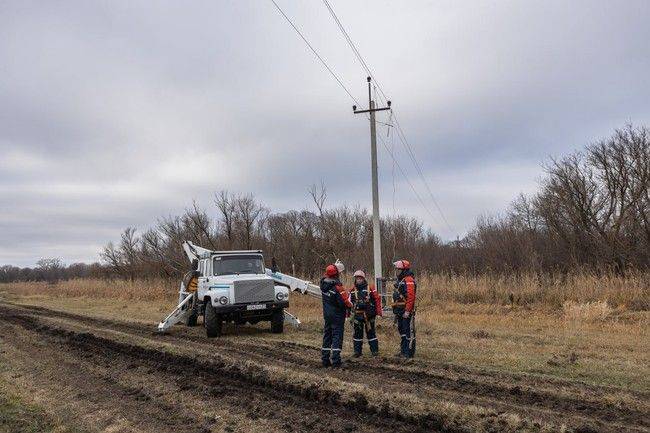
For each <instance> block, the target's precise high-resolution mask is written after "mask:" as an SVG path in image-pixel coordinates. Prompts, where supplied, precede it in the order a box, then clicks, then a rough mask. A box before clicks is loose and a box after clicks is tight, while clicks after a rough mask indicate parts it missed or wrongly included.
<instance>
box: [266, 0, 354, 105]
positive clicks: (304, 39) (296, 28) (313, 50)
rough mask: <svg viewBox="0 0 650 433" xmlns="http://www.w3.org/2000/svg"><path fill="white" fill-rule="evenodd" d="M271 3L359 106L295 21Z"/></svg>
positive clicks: (273, 0)
mask: <svg viewBox="0 0 650 433" xmlns="http://www.w3.org/2000/svg"><path fill="white" fill-rule="evenodd" d="M271 2H272V3H273V4H274V5H275V7H276V9H277V10H278V12H280V14H282V16H283V17H284V19H285V20H287V22H288V23H289V24H290V25H291V27H293V29H294V30H295V31H296V33H298V35H299V36H300V37H301V38H302V40H303V41H304V42H305V44H307V46H308V47H309V49H310V50H311V52H312V53H314V55H315V56H316V58H318V60H320V62H321V63H322V64H323V66H325V69H327V71H328V72H329V73H330V74H331V75H332V77H334V79H335V80H336V81H337V82H338V83H339V86H341V88H342V89H343V90H345V93H347V94H348V96H349V97H350V98H351V99H352V100H353V101H354V102H355V103H356V104H357V105H359V103H358V102H357V100H356V99H355V97H354V96H352V93H350V91H349V90H348V88H347V87H345V84H343V82H342V81H341V79H340V78H339V77H338V75H336V74H335V73H334V71H333V70H332V68H330V67H329V65H328V64H327V63H326V62H325V60H323V58H322V57H321V56H320V54H318V52H317V51H316V50H315V49H314V47H313V46H312V45H311V44H310V43H309V41H308V40H307V38H305V36H304V35H303V34H302V33H301V32H300V30H298V27H296V25H295V24H294V23H293V21H291V19H289V17H288V16H287V14H285V13H284V11H283V10H282V9H281V8H280V6H278V4H277V3H276V2H275V0H271Z"/></svg>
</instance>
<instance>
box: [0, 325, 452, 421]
mask: <svg viewBox="0 0 650 433" xmlns="http://www.w3.org/2000/svg"><path fill="white" fill-rule="evenodd" d="M1 319H2V320H3V321H6V322H9V323H12V324H16V325H19V326H21V327H22V328H24V329H26V330H28V331H31V332H36V333H38V334H39V335H40V336H44V337H45V338H49V339H52V340H54V341H56V343H59V344H64V345H65V346H67V347H68V348H70V349H72V350H75V351H77V352H78V353H79V354H80V356H85V357H87V358H99V359H103V360H105V361H107V362H109V363H110V362H112V361H113V360H115V364H120V363H123V362H126V363H127V364H129V365H130V366H131V367H135V366H145V367H147V368H149V369H152V370H154V371H156V372H157V373H160V374H163V375H165V376H171V377H175V378H179V379H183V380H186V378H188V377H189V378H194V379H196V380H197V382H199V383H200V385H199V386H197V387H196V388H195V391H196V392H199V393H200V394H201V395H203V396H204V397H205V398H211V399H220V398H223V397H228V399H234V400H237V406H239V407H240V409H243V410H246V411H249V412H250V415H251V417H271V418H278V419H281V420H283V422H284V423H285V425H284V426H285V428H286V429H287V430H294V429H295V430H294V431H311V430H318V431H322V429H323V420H327V421H326V423H327V426H326V430H329V431H333V432H338V431H341V432H344V431H361V430H366V429H367V427H372V429H377V428H382V429H390V430H391V431H394V432H410V431H440V430H439V429H438V427H439V426H438V425H437V423H438V420H437V419H435V418H431V419H428V418H421V417H420V418H409V417H405V416H403V415H402V414H400V413H396V412H394V411H392V410H390V409H388V408H385V409H383V410H382V408H373V407H370V406H368V402H367V400H365V399H364V398H363V396H359V399H358V400H357V401H356V402H352V403H353V404H356V406H357V407H356V408H353V407H347V406H346V407H342V405H343V404H344V403H343V402H341V395H340V394H338V393H337V392H335V391H331V390H324V389H315V388H309V387H303V386H301V385H300V384H293V383H287V382H282V381H276V380H274V379H273V378H270V377H268V375H267V374H266V372H265V371H263V370H258V369H255V368H250V367H243V366H237V365H228V364H226V363H223V362H220V361H216V360H214V359H211V360H209V361H206V360H199V359H195V358H192V357H189V356H185V355H178V354H174V353H170V352H166V351H160V350H155V349H150V348H145V347H142V346H138V345H132V344H128V343H124V342H118V341H114V340H111V339H106V338H103V337H98V336H96V335H94V334H92V333H89V332H75V331H70V330H66V329H61V328H57V327H53V326H50V325H47V324H44V323H40V322H39V321H38V320H37V319H36V318H34V317H30V316H26V315H20V314H3V316H2V318H1ZM348 403H349V402H345V404H346V405H347V404H348ZM351 409H356V410H351ZM306 414H309V416H306Z"/></svg>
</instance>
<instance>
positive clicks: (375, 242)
mask: <svg viewBox="0 0 650 433" xmlns="http://www.w3.org/2000/svg"><path fill="white" fill-rule="evenodd" d="M370 80H371V78H370V77H368V107H369V108H368V109H367V110H357V106H356V105H353V106H352V110H353V111H354V114H361V113H370V160H371V162H372V168H371V169H372V246H373V248H372V249H373V256H374V270H373V271H374V274H375V275H374V276H375V283H376V285H377V286H376V287H377V290H378V291H379V293H380V294H381V299H382V303H383V304H384V305H386V287H385V285H384V280H383V276H382V274H383V273H382V269H381V233H380V225H379V180H378V176H377V127H376V124H375V112H377V111H384V110H390V101H387V104H388V106H387V107H383V108H376V107H375V101H373V100H372V91H371V88H370Z"/></svg>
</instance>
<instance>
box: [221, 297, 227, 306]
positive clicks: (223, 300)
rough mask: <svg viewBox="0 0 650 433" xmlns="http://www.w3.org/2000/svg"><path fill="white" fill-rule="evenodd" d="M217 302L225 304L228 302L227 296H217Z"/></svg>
mask: <svg viewBox="0 0 650 433" xmlns="http://www.w3.org/2000/svg"><path fill="white" fill-rule="evenodd" d="M219 303H220V304H221V305H226V304H227V303H228V297H227V296H222V297H221V298H219Z"/></svg>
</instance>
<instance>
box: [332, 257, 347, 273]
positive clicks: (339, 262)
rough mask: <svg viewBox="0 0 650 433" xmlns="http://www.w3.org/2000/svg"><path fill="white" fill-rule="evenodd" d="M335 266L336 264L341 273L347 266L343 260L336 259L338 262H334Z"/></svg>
mask: <svg viewBox="0 0 650 433" xmlns="http://www.w3.org/2000/svg"><path fill="white" fill-rule="evenodd" d="M334 266H336V269H338V271H339V273H341V272H343V271H345V266H344V265H343V262H341V261H340V260H338V259H337V260H336V263H334Z"/></svg>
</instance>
